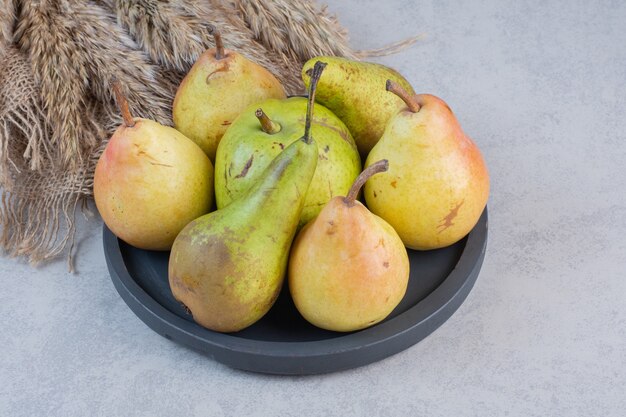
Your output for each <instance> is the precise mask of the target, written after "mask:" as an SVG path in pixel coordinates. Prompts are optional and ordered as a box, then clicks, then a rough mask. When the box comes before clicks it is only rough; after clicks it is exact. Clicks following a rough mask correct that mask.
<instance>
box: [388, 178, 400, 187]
mask: <svg viewBox="0 0 626 417" xmlns="http://www.w3.org/2000/svg"><path fill="white" fill-rule="evenodd" d="M389 185H391V186H392V187H393V188H396V185H398V181H396V180H393V181H391V182H390V183H389Z"/></svg>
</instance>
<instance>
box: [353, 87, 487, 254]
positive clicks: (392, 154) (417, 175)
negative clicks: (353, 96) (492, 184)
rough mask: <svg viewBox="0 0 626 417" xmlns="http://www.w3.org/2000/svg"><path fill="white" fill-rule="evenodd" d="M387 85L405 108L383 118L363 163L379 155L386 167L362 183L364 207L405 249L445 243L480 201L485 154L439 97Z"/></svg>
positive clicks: (468, 223) (470, 219)
mask: <svg viewBox="0 0 626 417" xmlns="http://www.w3.org/2000/svg"><path fill="white" fill-rule="evenodd" d="M387 89H388V90H389V91H391V92H393V93H395V94H397V95H399V96H400V97H402V98H403V100H405V103H406V107H405V108H404V109H402V110H401V111H400V112H399V113H397V114H396V115H395V116H394V117H393V118H392V119H391V120H390V121H389V124H388V125H387V128H386V129H385V133H383V136H382V137H381V139H380V141H379V142H378V143H377V144H376V146H374V148H373V149H372V151H371V152H370V154H369V156H368V158H367V161H366V163H365V166H368V165H369V164H371V163H373V162H374V161H377V160H379V159H381V158H385V159H388V160H389V166H390V168H389V171H387V172H385V173H383V174H381V175H377V176H376V177H374V178H372V180H371V181H368V183H367V184H366V185H365V200H366V202H367V206H368V207H369V209H370V210H371V211H372V212H373V213H375V214H377V215H378V216H380V217H382V218H383V219H385V220H386V221H388V222H389V224H391V225H392V226H393V228H394V229H395V230H396V231H397V232H398V234H399V235H400V237H401V238H402V241H403V242H404V244H405V245H406V246H407V247H409V248H411V249H419V250H427V249H436V248H441V247H445V246H449V245H452V244H453V243H455V242H457V241H459V240H460V239H462V238H463V237H465V236H466V235H467V234H468V233H469V232H470V231H471V230H472V228H473V227H474V226H475V225H476V223H477V222H478V219H479V218H480V215H481V213H482V212H483V210H484V209H485V206H486V204H487V198H488V197H489V174H488V172H487V166H486V164H485V161H484V160H483V157H482V155H481V153H480V150H479V149H478V147H477V146H476V144H475V143H474V142H473V141H472V140H471V139H470V138H469V137H467V136H466V135H465V133H464V132H463V130H462V129H461V126H460V125H459V122H458V121H457V119H456V117H455V116H454V114H453V113H452V111H451V110H450V108H449V107H448V105H447V104H446V103H445V102H444V101H443V100H441V99H440V98H437V97H435V96H432V95H428V94H420V95H413V94H410V93H408V92H406V91H405V90H403V89H402V88H401V87H400V86H399V85H397V84H395V83H393V82H387ZM389 94H391V93H389Z"/></svg>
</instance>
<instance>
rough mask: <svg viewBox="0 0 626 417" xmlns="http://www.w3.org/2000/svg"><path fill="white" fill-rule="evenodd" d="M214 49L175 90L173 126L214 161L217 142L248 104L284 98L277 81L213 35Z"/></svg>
mask: <svg viewBox="0 0 626 417" xmlns="http://www.w3.org/2000/svg"><path fill="white" fill-rule="evenodd" d="M213 35H214V37H215V43H216V47H215V48H213V49H209V50H207V51H206V52H204V53H203V54H202V55H201V56H200V57H199V58H198V60H197V61H196V62H195V63H194V65H193V66H192V67H191V69H190V70H189V73H188V74H187V75H186V76H185V78H184V79H183V81H182V83H181V84H180V86H179V87H178V91H177V92H176V97H175V98H174V105H173V109H172V113H173V114H172V117H173V119H174V126H175V127H176V129H178V130H179V131H180V132H182V133H183V134H184V135H186V136H187V137H189V138H190V139H191V140H193V141H194V142H196V143H197V144H198V145H199V146H200V147H201V148H202V150H203V151H204V152H205V153H206V154H207V155H208V156H209V158H210V159H211V161H214V160H215V152H216V150H217V145H218V144H219V141H220V139H221V138H222V136H223V135H224V132H226V129H227V128H228V126H230V124H231V123H232V122H233V120H234V119H235V118H236V117H237V116H238V115H239V113H241V111H242V110H244V109H245V108H246V107H248V106H249V105H250V104H252V103H255V102H258V101H261V100H264V99H266V98H285V90H284V89H283V87H282V85H281V84H280V82H279V81H278V80H277V79H276V77H274V76H273V75H272V73H270V72H269V71H268V70H266V69H265V68H263V67H262V66H260V65H258V64H256V63H255V62H252V61H250V60H248V59H247V58H245V57H244V56H242V55H240V54H238V53H237V52H234V51H231V50H229V49H224V46H223V44H222V40H221V39H222V38H221V36H220V34H219V33H218V32H217V31H214V33H213Z"/></svg>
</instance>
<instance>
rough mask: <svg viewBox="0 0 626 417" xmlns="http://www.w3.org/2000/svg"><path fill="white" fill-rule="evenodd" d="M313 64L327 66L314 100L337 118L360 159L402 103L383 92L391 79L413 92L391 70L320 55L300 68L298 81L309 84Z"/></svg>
mask: <svg viewBox="0 0 626 417" xmlns="http://www.w3.org/2000/svg"><path fill="white" fill-rule="evenodd" d="M316 61H324V62H326V63H327V64H328V66H327V67H326V69H325V70H324V75H323V76H322V78H321V79H320V80H319V84H318V87H317V88H318V90H317V96H316V100H317V102H319V103H320V104H322V105H324V106H326V107H327V108H328V109H330V110H331V111H332V112H333V113H334V114H336V115H337V117H339V118H340V119H341V120H342V121H343V122H344V123H345V124H346V126H347V127H348V129H349V130H350V133H352V136H353V137H354V141H355V142H356V145H357V147H358V149H359V152H360V153H361V156H362V157H363V159H365V158H366V157H367V154H368V153H369V151H370V150H371V149H372V147H374V145H375V144H376V143H377V142H378V140H379V139H380V137H381V136H382V134H383V132H384V130H385V126H386V125H387V122H388V121H389V119H390V118H391V117H392V116H393V115H395V114H396V113H397V112H398V111H399V110H400V109H401V108H403V107H404V102H403V101H402V100H401V99H400V98H398V97H396V96H394V95H393V94H389V93H387V92H386V91H385V83H386V81H387V80H388V79H391V80H393V81H395V82H397V83H398V84H400V85H401V86H402V87H404V89H406V90H407V91H409V92H411V93H414V92H413V88H412V87H411V85H410V84H409V82H408V81H407V80H406V79H404V77H403V76H402V75H400V74H399V73H398V72H397V71H395V70H394V69H391V68H389V67H386V66H384V65H380V64H375V63H371V62H360V61H353V60H349V59H346V58H340V57H331V56H321V57H315V58H312V59H310V60H309V61H307V62H306V63H305V64H304V67H303V68H302V80H303V81H304V84H305V85H306V86H308V85H309V80H310V77H309V75H308V73H307V72H308V71H309V70H310V69H311V68H312V67H313V65H314V63H315V62H316Z"/></svg>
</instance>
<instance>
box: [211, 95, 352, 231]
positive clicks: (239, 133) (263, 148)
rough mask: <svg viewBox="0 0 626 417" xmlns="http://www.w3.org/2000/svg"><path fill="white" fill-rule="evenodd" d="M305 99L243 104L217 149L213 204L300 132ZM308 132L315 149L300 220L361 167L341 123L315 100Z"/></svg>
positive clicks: (226, 200) (229, 196) (235, 194)
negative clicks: (310, 177)
mask: <svg viewBox="0 0 626 417" xmlns="http://www.w3.org/2000/svg"><path fill="white" fill-rule="evenodd" d="M306 107H307V100H306V98H303V97H292V98H288V99H284V100H276V99H269V100H265V101H263V102H261V103H258V104H255V105H253V106H251V107H248V108H247V109H246V110H244V111H243V112H242V113H241V114H240V115H239V117H237V119H235V121H234V122H233V124H232V125H231V127H230V128H229V129H228V131H227V132H226V134H225V135H224V137H223V138H222V141H221V142H220V145H219V147H218V149H217V155H216V157H215V166H216V167H219V168H218V169H217V170H216V171H215V194H216V201H217V208H218V209H219V208H223V207H226V206H228V205H229V204H230V203H231V202H232V201H233V200H236V199H237V198H239V196H241V195H242V194H243V193H244V192H246V191H247V190H248V189H249V188H250V187H251V186H252V185H253V184H254V183H255V182H256V181H257V179H258V178H259V176H260V175H261V174H262V173H263V171H264V170H265V168H266V167H267V166H268V165H269V164H270V162H271V161H272V160H273V159H274V158H275V157H276V156H277V155H278V154H279V153H280V152H282V149H284V148H285V147H287V146H289V145H290V144H291V143H293V142H295V141H297V140H298V139H299V138H300V137H301V136H302V128H303V127H304V123H305V114H306ZM311 132H312V135H313V137H314V138H315V141H316V142H317V148H318V152H319V157H318V162H317V169H316V170H315V176H314V177H313V181H312V182H311V185H310V186H309V190H308V191H307V193H306V197H305V201H304V208H303V210H302V215H301V217H300V225H301V226H303V225H304V224H306V223H307V222H308V221H309V220H311V219H312V218H313V217H315V216H317V214H318V213H319V211H320V210H321V209H322V207H324V205H325V204H326V203H327V202H328V201H329V200H330V199H331V198H332V197H334V196H336V195H345V193H346V192H348V190H349V189H350V185H352V183H353V182H354V179H355V178H356V177H357V175H359V172H361V159H360V158H359V153H358V151H357V149H356V146H355V144H354V140H353V139H352V136H351V135H350V132H349V131H348V129H347V128H346V126H345V125H344V124H343V123H342V122H341V120H339V119H338V118H337V116H335V115H334V114H333V113H332V112H331V111H330V110H328V109H327V108H325V107H323V106H321V105H319V104H318V105H316V107H315V117H314V118H313V120H312V122H311Z"/></svg>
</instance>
